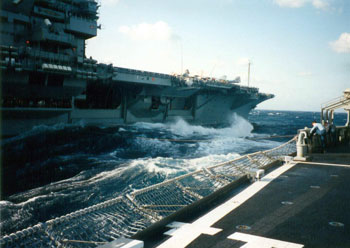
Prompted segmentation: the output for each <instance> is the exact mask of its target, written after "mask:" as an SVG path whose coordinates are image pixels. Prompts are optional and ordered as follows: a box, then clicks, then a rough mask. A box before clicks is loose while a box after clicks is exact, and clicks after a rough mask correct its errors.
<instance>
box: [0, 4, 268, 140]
mask: <svg viewBox="0 0 350 248" xmlns="http://www.w3.org/2000/svg"><path fill="white" fill-rule="evenodd" d="M98 7H99V6H98V4H97V2H96V1H94V0H26V1H24V0H3V1H1V10H0V15H1V26H0V33H1V41H0V56H1V57H0V59H1V91H2V97H1V115H2V135H3V136H12V135H16V134H18V133H20V132H23V131H26V130H29V129H31V128H32V127H34V126H36V125H42V124H45V125H52V124H56V123H76V122H80V121H83V122H84V123H86V124H93V125H95V124H96V125H98V124H104V125H121V124H128V123H135V122H168V121H172V120H174V119H176V118H178V117H181V118H182V119H184V120H186V121H187V122H189V123H195V124H200V125H218V124H228V123H229V122H230V118H231V117H232V114H233V113H237V114H239V115H241V116H243V117H246V116H247V115H248V113H249V111H250V110H251V109H253V108H255V107H256V105H257V104H259V103H260V102H262V101H265V100H267V99H270V98H272V97H273V95H272V94H264V93H260V92H259V90H258V89H257V88H254V87H244V86H239V85H238V83H239V82H240V78H239V77H238V78H236V79H235V80H231V81H230V80H217V79H214V78H209V77H207V78H203V77H199V76H191V75H190V74H189V73H184V74H183V75H168V74H160V73H154V72H147V71H140V70H133V69H127V68H120V67H115V66H113V65H112V64H108V65H107V64H102V63H98V62H97V61H96V60H94V59H93V58H91V57H90V58H87V57H86V54H85V45H86V43H85V42H86V40H88V39H90V38H93V37H95V36H96V35H97V29H98V28H99V26H98V23H97V20H98V14H97V10H98Z"/></svg>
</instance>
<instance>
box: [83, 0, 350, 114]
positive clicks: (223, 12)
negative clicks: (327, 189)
mask: <svg viewBox="0 0 350 248" xmlns="http://www.w3.org/2000/svg"><path fill="white" fill-rule="evenodd" d="M99 5H100V8H99V16H100V18H99V20H98V24H101V29H100V30H98V35H97V37H95V38H92V39H90V40H88V41H87V50H86V54H87V56H92V57H93V58H94V59H97V60H98V61H99V62H101V63H113V65H114V66H118V67H126V68H133V69H139V70H145V71H153V72H161V73H169V74H173V73H177V74H180V73H181V72H184V71H185V69H188V70H189V71H190V73H191V74H192V75H202V76H209V77H215V78H224V77H226V78H227V79H234V78H236V77H238V76H239V77H241V85H247V83H248V82H247V81H248V80H247V78H248V76H247V75H248V61H250V62H251V66H250V86H253V87H257V88H259V90H260V91H261V92H265V93H273V94H274V95H275V98H273V99H271V100H268V101H266V102H263V103H261V104H259V105H258V108H259V109H270V110H304V111H320V106H321V104H322V103H324V102H327V101H328V100H331V99H333V98H336V97H339V96H341V95H342V94H343V91H344V90H345V89H346V88H350V1H349V0H176V1H170V0H169V1H166V0H100V1H99Z"/></svg>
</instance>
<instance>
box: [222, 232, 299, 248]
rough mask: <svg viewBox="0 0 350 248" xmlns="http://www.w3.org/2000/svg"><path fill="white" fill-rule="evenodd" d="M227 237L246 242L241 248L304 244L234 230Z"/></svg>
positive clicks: (289, 247) (297, 247)
mask: <svg viewBox="0 0 350 248" xmlns="http://www.w3.org/2000/svg"><path fill="white" fill-rule="evenodd" d="M227 238H228V239H234V240H239V241H243V242H246V243H247V244H245V245H243V246H242V247H241V248H256V247H259V248H271V247H274V248H302V247H304V245H301V244H296V243H291V242H286V241H280V240H277V239H269V238H264V237H260V236H256V235H251V234H246V233H240V232H235V233H234V234H232V235H230V236H228V237H227Z"/></svg>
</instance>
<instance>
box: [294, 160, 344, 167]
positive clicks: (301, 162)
mask: <svg viewBox="0 0 350 248" xmlns="http://www.w3.org/2000/svg"><path fill="white" fill-rule="evenodd" d="M296 163H298V164H314V165H325V166H340V167H350V164H331V163H319V162H303V161H296Z"/></svg>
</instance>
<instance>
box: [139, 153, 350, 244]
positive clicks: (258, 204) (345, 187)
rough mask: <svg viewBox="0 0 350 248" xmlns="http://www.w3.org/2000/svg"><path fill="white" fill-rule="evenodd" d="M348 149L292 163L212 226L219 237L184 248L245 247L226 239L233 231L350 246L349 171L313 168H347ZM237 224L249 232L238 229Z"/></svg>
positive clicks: (205, 237) (349, 160)
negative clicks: (336, 224) (216, 229)
mask: <svg viewBox="0 0 350 248" xmlns="http://www.w3.org/2000/svg"><path fill="white" fill-rule="evenodd" d="M348 148H349V147H345V149H342V150H341V152H342V153H333V152H332V151H330V153H326V154H313V156H312V157H313V158H312V161H311V162H310V163H307V164H302V163H300V164H297V165H296V166H295V167H293V168H292V169H290V170H288V171H287V172H285V173H284V174H282V175H281V176H280V177H278V178H277V179H275V180H273V181H272V182H271V183H270V184H269V185H267V186H266V187H265V188H263V189H262V190H261V191H260V192H259V193H257V194H256V195H254V196H253V197H252V198H250V199H249V200H247V201H246V202H245V203H243V204H242V205H241V206H239V207H238V208H236V209H235V210H233V211H232V212H230V213H229V214H227V215H226V216H225V217H224V218H222V219H221V220H220V221H218V222H216V223H215V224H214V225H213V226H212V227H214V228H220V229H222V231H221V232H219V233H217V234H216V235H214V236H210V235H206V234H201V235H200V236H199V237H198V238H197V239H196V240H194V241H193V242H192V243H191V244H190V245H188V246H187V247H241V246H242V245H244V244H245V243H244V242H242V241H235V240H231V239H228V238H227V237H228V236H229V235H232V234H233V233H235V232H240V233H247V234H252V235H257V236H262V237H265V238H271V239H277V240H281V241H287V242H292V243H298V244H302V245H304V247H350V166H348V167H345V166H330V165H318V164H316V163H319V162H320V163H332V164H348V165H349V164H350V149H349V150H348ZM335 151H339V150H335ZM282 202H289V205H288V204H287V205H285V204H282ZM179 221H184V220H179ZM191 221H192V220H191V218H190V220H189V222H191ZM330 222H339V223H342V224H343V226H332V225H330V224H329V223H330ZM238 225H246V226H249V227H250V228H251V229H250V230H241V229H238V228H237V226H238ZM158 238H159V240H158V242H155V240H154V239H152V240H151V241H150V242H148V241H147V240H145V247H155V246H157V244H159V241H161V240H162V239H163V240H166V239H167V236H163V235H161V234H160V235H159V236H158Z"/></svg>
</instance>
